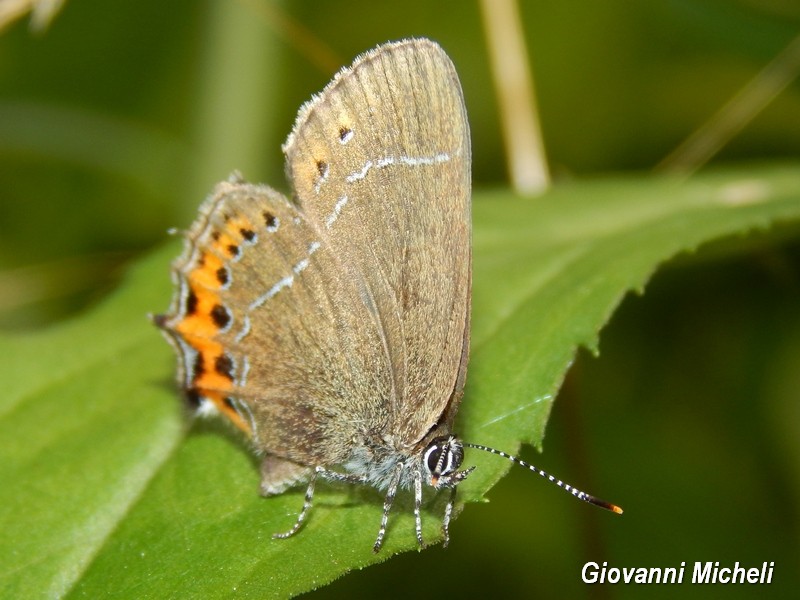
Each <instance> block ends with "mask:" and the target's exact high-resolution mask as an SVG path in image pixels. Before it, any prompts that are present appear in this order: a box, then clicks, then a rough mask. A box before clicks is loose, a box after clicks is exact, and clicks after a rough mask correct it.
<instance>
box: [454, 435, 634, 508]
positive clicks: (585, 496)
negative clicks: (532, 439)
mask: <svg viewBox="0 0 800 600" xmlns="http://www.w3.org/2000/svg"><path fill="white" fill-rule="evenodd" d="M464 447H466V448H475V449H477V450H483V451H484V452H490V453H491V454H497V455H498V456H502V457H503V458H506V459H508V460H510V461H511V462H512V463H514V464H515V465H519V466H520V467H525V468H526V469H529V470H531V471H533V472H534V473H536V474H537V475H541V476H542V477H544V478H545V479H547V480H548V481H549V482H550V483H554V484H556V485H557V486H558V487H560V488H561V489H562V490H565V491H567V492H569V493H570V494H572V495H573V496H575V497H576V498H577V499H578V500H583V501H584V502H588V503H589V504H594V505H595V506H599V507H600V508H604V509H606V510H610V511H611V512H613V513H617V514H618V515H621V514H622V509H621V508H620V507H619V506H617V505H616V504H611V503H610V502H606V501H605V500H601V499H600V498H595V497H594V496H592V495H591V494H587V493H586V492H582V491H580V490H579V489H576V488H574V487H572V486H571V485H570V484H568V483H564V482H563V481H561V480H560V479H557V478H555V477H553V476H552V475H550V474H549V473H545V472H544V471H542V470H541V469H540V468H538V467H535V466H533V465H532V464H530V463H529V462H526V461H524V460H522V459H521V458H517V457H516V456H512V455H510V454H507V453H505V452H503V451H502V450H497V449H495V448H490V447H489V446H483V445H481V444H468V443H464Z"/></svg>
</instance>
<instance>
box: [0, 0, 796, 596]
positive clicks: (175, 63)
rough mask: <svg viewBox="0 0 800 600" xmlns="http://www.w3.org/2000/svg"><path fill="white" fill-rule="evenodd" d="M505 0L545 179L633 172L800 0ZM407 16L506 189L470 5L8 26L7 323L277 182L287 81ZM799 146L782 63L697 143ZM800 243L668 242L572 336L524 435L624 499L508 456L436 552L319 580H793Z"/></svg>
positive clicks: (352, 583)
mask: <svg viewBox="0 0 800 600" xmlns="http://www.w3.org/2000/svg"><path fill="white" fill-rule="evenodd" d="M520 5H521V13H522V19H523V23H524V31H525V35H526V41H527V43H528V49H529V54H530V60H531V63H532V65H533V69H534V72H535V77H536V86H537V92H538V101H539V108H540V119H541V121H542V128H543V133H544V141H545V145H546V149H547V152H548V158H549V162H550V165H551V168H552V170H553V173H554V175H555V177H556V178H557V180H558V179H560V180H564V179H571V178H583V179H585V178H590V177H592V178H593V177H603V176H606V175H608V174H612V173H619V172H621V171H626V172H635V173H636V174H638V175H640V176H642V177H646V176H648V174H649V172H650V171H651V170H652V168H653V167H654V165H656V164H657V163H658V162H659V161H660V160H661V159H662V158H663V157H664V156H666V155H667V154H668V153H669V152H670V151H671V150H673V149H674V148H675V147H676V146H677V144H678V143H680V142H681V141H682V140H683V139H684V138H685V137H686V136H687V135H688V134H689V133H690V132H691V131H692V130H693V129H695V128H696V127H698V126H699V125H701V124H702V123H704V122H705V121H706V120H707V119H708V118H709V117H710V116H711V115H712V114H713V113H714V112H715V111H716V110H718V109H719V108H720V107H721V106H722V105H723V104H725V102H727V101H728V100H730V98H731V97H732V96H733V95H734V94H735V93H736V92H737V91H738V90H739V89H741V88H742V87H743V86H744V85H745V84H746V83H747V82H748V81H749V80H750V79H751V78H753V77H754V76H755V75H756V74H757V73H758V72H759V70H761V69H762V68H763V67H764V66H765V65H766V64H767V63H768V62H769V61H770V60H771V59H772V58H773V57H774V56H775V55H777V54H778V53H779V52H780V51H781V50H782V49H783V48H784V47H785V46H786V45H787V44H788V43H789V42H790V41H791V40H792V39H793V38H794V36H796V35H797V34H798V33H800V4H798V3H797V2H796V1H795V0H770V1H767V2H765V1H757V0H738V1H737V0H694V1H692V0H643V1H640V2H635V3H634V2H624V1H620V0H608V1H605V2H602V3H601V2H592V1H590V0H566V1H562V2H544V1H537V2H521V3H520ZM408 36H428V37H431V38H433V39H436V40H437V41H439V42H440V43H441V44H442V45H443V46H444V48H445V49H446V50H447V52H448V53H449V54H450V56H451V57H452V58H453V61H454V62H455V64H456V67H457V68H458V69H459V73H460V76H461V80H462V85H463V87H464V93H465V97H466V102H467V107H468V111H469V114H470V121H471V127H472V137H473V155H474V157H473V160H474V186H475V188H476V189H481V188H488V187H504V186H507V185H508V184H507V183H506V171H505V156H504V150H503V146H502V141H501V139H500V135H499V131H500V126H499V121H498V118H497V115H496V103H495V99H494V97H493V92H492V87H491V75H490V72H489V67H488V61H487V58H486V42H485V38H484V35H483V29H482V23H481V15H480V11H479V9H478V6H477V4H475V3H473V2H456V1H451V2H430V1H428V2H426V1H419V0H407V1H405V2H403V3H402V4H396V3H370V2H355V1H338V2H325V3H323V2H283V3H272V2H260V1H257V0H241V1H237V2H233V1H223V0H219V1H216V2H212V1H206V2H188V1H179V0H176V1H173V2H170V3H163V2H154V1H151V0H136V1H134V0H116V1H115V2H106V1H101V0H84V1H81V2H78V1H74V0H73V1H71V2H70V1H68V2H66V4H65V6H64V8H63V10H62V12H61V13H60V14H58V16H57V17H56V18H55V20H54V22H53V23H52V24H51V26H50V27H49V28H48V29H46V30H44V31H41V32H37V33H32V32H31V30H30V28H29V27H28V23H27V21H26V20H22V21H18V22H16V23H14V24H12V25H10V26H9V27H8V28H7V29H6V30H4V31H3V32H2V33H0V326H1V327H2V328H4V329H8V330H16V331H25V330H27V329H32V328H37V327H41V326H44V325H46V324H48V323H51V322H54V321H57V320H59V319H62V318H65V317H67V316H69V315H70V314H74V313H75V312H76V311H81V310H87V309H88V308H90V307H91V305H92V303H93V302H95V301H96V300H97V299H99V298H101V297H103V295H104V294H105V293H107V291H108V290H109V289H111V288H112V287H113V285H114V284H115V282H116V281H117V279H118V277H119V276H120V275H121V273H122V271H123V269H124V267H125V265H126V264H128V263H129V261H130V260H132V259H133V258H135V257H136V256H137V255H140V254H142V253H143V252H145V251H147V250H148V249H150V248H152V247H154V246H155V245H158V244H160V243H161V242H163V240H164V239H165V231H166V230H167V229H168V228H169V227H173V226H181V227H182V226H186V225H187V224H188V223H189V222H190V220H191V219H192V217H193V214H194V211H195V210H196V207H197V205H198V204H199V202H200V200H201V199H202V197H203V196H204V195H205V194H206V193H207V192H208V191H209V190H210V189H211V186H212V185H213V184H214V183H215V182H216V181H218V180H220V179H223V178H224V177H225V176H226V175H227V174H228V172H230V171H231V170H233V169H234V168H238V169H240V170H242V171H243V172H244V174H245V175H246V177H247V178H248V179H250V180H254V181H266V182H270V183H271V184H272V185H274V186H276V187H279V188H284V189H285V188H286V187H287V186H286V185H285V184H284V180H283V161H282V155H281V152H280V144H281V143H282V142H283V141H284V139H285V137H286V135H287V134H288V132H289V130H290V128H291V125H292V123H293V121H294V115H295V113H296V110H297V108H298V107H299V106H300V104H301V103H302V102H303V101H305V100H306V99H308V98H309V97H310V95H311V93H313V92H316V91H319V90H320V89H321V88H322V87H323V86H324V84H325V83H326V82H327V81H328V80H329V79H330V77H331V76H332V74H333V73H334V72H335V70H336V69H338V67H339V66H341V65H344V64H348V63H349V62H350V61H351V59H352V58H353V57H354V56H355V55H356V54H358V53H360V52H362V51H364V50H366V49H368V48H371V47H372V46H374V45H376V44H377V43H380V42H383V41H386V40H389V39H398V38H402V37H408ZM799 155H800V85H799V84H798V83H797V82H794V83H792V85H790V86H789V87H788V88H787V89H786V90H785V91H784V92H783V93H782V94H780V95H779V96H778V97H777V98H776V99H775V100H774V102H772V103H771V104H769V106H768V107H767V108H766V109H765V110H764V111H762V112H761V113H760V114H759V115H758V116H757V117H756V118H755V120H753V121H752V122H751V123H749V124H748V125H747V126H746V127H745V128H744V130H743V131H742V132H741V133H740V134H739V135H738V136H736V137H735V138H734V139H733V141H732V142H731V143H730V144H728V145H726V146H725V148H724V149H723V151H722V152H721V154H720V155H718V156H717V157H715V158H714V161H713V162H714V164H728V165H729V164H731V163H732V162H736V163H741V164H742V165H743V167H742V168H743V170H746V165H747V164H749V163H754V162H782V161H786V160H796V158H797V157H798V156H799ZM797 239H798V237H797V231H796V230H790V229H789V228H783V229H781V230H779V231H777V232H773V233H771V234H764V235H761V236H758V237H756V238H755V239H750V240H735V241H734V242H728V243H725V244H717V245H715V246H714V248H713V249H710V250H705V251H703V252H701V253H700V254H699V255H698V256H697V257H689V258H684V259H681V260H679V261H677V262H675V263H673V264H671V265H670V266H669V267H668V268H667V269H666V270H665V271H663V272H661V273H660V274H659V275H658V276H657V277H656V278H655V279H654V281H653V282H652V284H651V285H650V286H649V287H648V288H647V291H646V294H645V295H644V296H643V297H630V298H628V299H627V300H626V301H625V303H624V304H623V306H622V307H621V310H620V311H619V313H618V314H617V315H616V316H615V318H614V320H613V321H612V323H611V324H610V326H609V327H608V328H607V329H606V331H604V333H603V336H602V338H601V345H600V348H601V352H602V355H601V357H600V358H599V359H597V358H592V357H589V356H588V355H581V356H580V357H579V359H578V361H577V363H576V365H575V366H574V367H573V369H572V371H571V373H570V376H569V378H568V381H567V385H566V386H565V389H564V391H563V392H562V394H561V395H560V397H559V399H558V401H557V402H556V404H555V408H554V412H553V418H552V420H551V422H550V427H549V430H548V436H547V438H546V440H545V442H546V443H545V449H546V452H545V454H544V455H537V454H536V453H535V452H533V451H530V452H528V453H527V454H526V455H525V456H527V458H530V459H531V460H532V461H533V462H534V463H535V464H540V465H541V466H542V467H544V468H546V469H547V470H549V471H552V472H554V473H556V474H559V475H561V476H562V477H564V478H565V479H567V480H569V481H572V482H574V483H576V484H577V483H580V484H581V487H584V488H587V489H588V490H590V491H592V492H595V493H597V494H598V495H601V496H603V497H607V498H608V499H610V500H613V501H614V502H617V503H619V504H621V505H622V506H623V507H625V508H626V514H625V516H624V517H623V518H621V519H612V518H609V519H597V518H596V517H595V516H594V515H592V516H587V514H586V511H587V507H585V506H583V505H580V504H579V503H577V502H573V501H572V500H570V499H569V498H567V497H566V496H565V495H564V494H563V492H559V491H558V490H556V489H550V487H549V486H546V485H543V484H542V482H541V481H539V480H538V479H537V478H533V477H530V476H529V474H527V473H525V472H522V471H521V470H519V472H513V473H512V475H510V476H509V477H508V478H506V479H505V480H504V481H503V482H502V483H501V484H500V485H498V486H497V488H496V489H495V490H494V491H493V492H492V494H491V495H490V498H491V500H492V501H491V503H490V504H488V505H486V506H475V505H471V506H469V507H468V508H467V510H466V511H465V513H464V514H463V515H462V516H461V517H460V518H459V519H458V521H457V522H456V523H455V524H454V526H453V532H452V536H453V538H452V543H451V547H450V548H448V549H446V550H442V549H441V548H433V549H431V550H428V551H425V552H423V553H419V554H418V553H411V554H407V555H403V556H399V557H394V558H393V559H391V560H389V561H388V562H387V563H384V564H382V565H378V566H376V567H371V568H369V569H366V570H364V571H362V572H359V573H352V574H350V575H348V576H346V577H344V578H343V579H341V580H339V581H338V582H336V583H334V584H333V585H331V586H329V587H328V588H325V589H323V590H320V591H319V592H318V593H319V594H320V595H323V596H324V595H326V594H327V595H329V596H332V597H338V596H340V595H341V596H346V595H350V596H352V595H356V594H358V595H367V596H368V595H374V594H379V593H380V594H381V595H383V596H389V595H390V594H396V595H397V596H398V597H400V596H405V597H407V596H409V595H413V596H416V597H434V596H437V597H438V596H440V595H441V594H443V593H445V594H447V595H451V594H452V595H457V594H462V595H463V596H466V597H473V596H476V595H484V594H490V593H491V594H492V595H494V596H500V597H515V596H536V597H563V596H569V597H580V596H581V595H582V596H586V597H609V598H611V597H627V596H631V595H634V594H636V595H638V596H640V595H642V594H646V595H648V596H653V597H673V596H674V595H675V594H676V591H678V590H679V593H680V594H681V595H684V594H685V595H691V594H694V595H695V596H697V597H699V596H700V595H701V594H702V595H707V594H708V592H709V588H702V587H692V586H689V585H683V586H681V587H680V588H676V587H662V588H658V587H647V588H645V587H642V586H640V587H637V588H631V587H625V586H622V585H618V586H604V587H600V586H593V587H590V586H585V585H584V584H582V583H581V582H580V568H581V566H582V565H583V563H584V562H586V561H587V560H595V561H597V562H602V561H604V560H607V561H609V563H610V564H612V565H614V566H648V567H649V566H677V565H679V564H680V562H681V561H686V562H687V564H691V563H692V562H693V561H695V560H711V561H720V562H722V563H732V562H734V561H741V562H743V563H745V564H746V565H748V566H759V565H760V564H761V563H762V562H763V561H775V562H776V567H775V583H774V584H773V585H772V586H770V587H743V586H737V587H727V588H725V589H724V590H720V589H719V588H711V589H712V591H714V592H717V593H724V595H725V597H731V598H736V597H754V596H755V595H758V596H759V597H788V596H784V595H782V594H784V593H785V594H789V593H790V591H791V590H793V589H794V590H796V589H798V586H800V535H798V534H800V527H799V526H798V521H799V518H800V514H799V513H798V499H800V441H799V440H800V435H798V434H800V408H798V402H797V400H798V389H800V368H798V366H799V365H800V358H799V357H800V315H799V314H798V310H797V307H798V306H800V303H798V299H800V279H799V278H798V274H800V268H798V267H800V247H799V246H798V244H797V242H796V240H797ZM164 277H165V278H166V277H168V274H167V273H166V272H165V274H164ZM166 303H167V299H166V298H165V304H164V307H166ZM158 308H159V307H154V309H158ZM601 516H605V515H601ZM254 551H257V550H254Z"/></svg>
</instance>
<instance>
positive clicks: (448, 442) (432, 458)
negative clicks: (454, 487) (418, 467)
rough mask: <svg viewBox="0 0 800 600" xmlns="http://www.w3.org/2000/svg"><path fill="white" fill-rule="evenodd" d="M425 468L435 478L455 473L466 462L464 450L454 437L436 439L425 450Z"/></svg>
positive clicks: (459, 441)
mask: <svg viewBox="0 0 800 600" xmlns="http://www.w3.org/2000/svg"><path fill="white" fill-rule="evenodd" d="M423 458H424V460H425V468H426V469H427V470H428V473H430V474H431V476H433V477H436V478H438V477H440V476H442V475H448V474H450V473H452V472H454V471H455V470H456V469H458V467H460V466H461V461H463V460H464V449H463V447H462V445H461V440H459V439H458V438H457V437H456V436H454V435H448V436H442V437H438V438H435V439H434V440H433V441H432V442H431V443H430V444H428V447H427V448H426V449H425V453H424V455H423Z"/></svg>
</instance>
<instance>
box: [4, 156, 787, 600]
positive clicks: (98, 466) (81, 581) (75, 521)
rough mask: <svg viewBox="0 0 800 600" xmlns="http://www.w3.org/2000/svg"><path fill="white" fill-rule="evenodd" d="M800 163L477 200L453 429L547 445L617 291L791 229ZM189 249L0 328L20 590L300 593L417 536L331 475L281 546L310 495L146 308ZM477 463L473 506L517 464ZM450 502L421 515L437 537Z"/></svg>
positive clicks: (504, 442)
mask: <svg viewBox="0 0 800 600" xmlns="http://www.w3.org/2000/svg"><path fill="white" fill-rule="evenodd" d="M798 173H800V171H799V170H798V165H790V166H787V167H785V168H780V167H773V168H758V169H756V168H750V169H747V170H742V169H739V170H737V171H735V172H733V171H731V172H725V173H717V174H712V175H705V176H702V177H698V178H695V179H692V180H688V181H678V180H667V179H661V180H654V179H650V178H648V179H632V178H631V179H627V180H624V179H615V180H606V181H600V182H589V183H572V184H568V185H562V186H560V187H558V188H556V189H555V190H553V191H552V192H550V193H549V194H548V195H546V196H544V197H542V198H539V199H536V200H523V199H520V198H514V197H511V195H510V194H509V193H507V192H503V191H497V192H493V193H490V192H479V193H476V195H475V198H474V252H473V256H474V293H473V334H472V355H471V362H470V369H469V376H468V386H467V394H466V396H465V399H464V402H463V404H462V409H461V413H460V414H459V418H458V421H457V425H458V432H459V433H460V434H461V435H462V436H463V438H464V439H465V440H467V441H472V442H477V443H484V444H490V445H493V446H496V447H499V448H501V449H504V450H507V451H510V452H514V451H516V450H517V448H518V447H519V446H520V444H521V443H532V444H534V445H539V444H540V442H541V439H542V436H543V432H544V427H545V424H546V422H547V418H548V414H549V411H550V407H551V405H552V401H553V398H554V396H555V394H556V392H557V390H558V388H559V385H560V383H561V381H562V379H563V377H564V374H565V372H566V370H567V368H568V366H569V364H570V362H571V361H572V360H573V358H574V356H575V352H576V350H577V348H578V347H579V346H586V347H588V348H590V349H594V348H596V346H597V339H598V333H599V331H600V329H601V328H602V326H603V325H604V324H605V323H606V322H607V321H608V319H609V317H610V316H611V314H612V312H613V310H614V308H615V307H616V306H617V305H618V304H619V302H620V300H621V299H622V297H623V296H624V295H625V294H626V293H627V292H628V291H630V290H635V291H640V290H642V289H643V287H644V285H645V283H646V282H647V280H648V278H649V277H650V276H651V275H652V274H653V272H654V271H655V270H656V268H657V267H658V266H659V265H660V264H661V263H663V262H664V261H666V260H668V259H669V258H671V257H673V256H675V255H676V254H678V253H680V252H684V251H694V250H695V249H696V248H697V247H698V246H699V245H701V244H703V243H706V242H709V241H711V240H715V239H719V238H722V237H725V236H741V235H742V234H744V233H748V232H750V231H753V230H756V229H758V230H763V229H766V228H768V227H769V226H771V225H772V224H775V223H783V222H794V223H796V222H797V221H798V220H800V175H798ZM177 252H178V245H177V244H171V245H170V246H169V247H167V248H164V249H162V250H161V251H159V252H156V253H154V254H153V255H151V256H149V257H147V258H146V259H144V260H142V261H141V262H140V263H139V264H138V265H136V266H135V268H133V269H132V270H131V272H130V274H129V276H128V277H127V280H126V282H125V284H124V285H123V286H122V287H120V288H119V289H118V290H117V291H116V292H115V293H114V294H112V295H111V297H109V298H108V299H107V300H106V301H105V302H104V303H103V304H102V305H100V306H97V307H96V308H95V309H94V310H92V311H90V312H88V313H87V314H85V315H83V316H82V317H80V318H77V319H75V320H73V321H70V322H67V323H64V324H62V325H60V326H57V327H53V328H51V329H49V330H47V331H44V332H41V333H37V334H33V335H27V336H16V337H11V336H5V337H2V338H0V353H1V354H0V355H2V356H3V357H4V359H3V362H2V366H1V367H0V369H2V371H1V374H0V376H2V381H3V382H4V384H5V393H4V394H3V395H2V397H0V440H2V442H0V481H1V482H2V486H0V506H2V507H3V509H2V512H0V529H1V530H2V531H3V536H2V541H0V589H3V591H4V593H5V595H7V596H8V597H25V598H36V597H54V596H70V595H72V596H83V597H100V596H109V595H115V596H123V597H178V596H180V597H204V598H212V597H225V596H230V595H232V594H234V593H236V594H237V595H239V596H240V597H258V598H263V597H270V596H287V595H292V594H297V593H300V592H303V591H306V590H310V589H313V588H315V587H318V586H321V585H324V584H325V583H327V582H329V581H331V580H332V579H334V578H336V577H338V576H340V575H342V574H343V573H345V572H347V571H349V570H352V569H357V568H360V567H363V566H366V565H369V564H372V563H375V562H378V561H382V560H386V559H387V558H389V557H391V556H392V555H393V554H395V553H397V552H401V551H405V550H409V549H413V548H415V546H416V542H415V538H414V533H413V515H412V514H411V511H410V503H409V499H408V498H407V497H403V498H400V499H399V500H398V501H399V506H398V507H397V509H396V510H395V512H394V513H393V514H392V518H391V522H390V529H389V533H388V538H387V542H386V545H385V547H384V549H383V550H382V551H381V553H380V554H379V555H377V556H376V555H374V554H373V553H372V550H371V548H372V542H373V541H374V537H375V534H376V533H377V528H378V524H379V521H380V514H381V504H382V498H381V496H380V494H378V493H377V492H375V491H373V490H369V489H355V490H354V489H351V488H348V487H338V486H320V489H319V491H318V494H317V497H316V505H315V508H314V510H313V512H312V513H311V515H310V518H309V520H308V521H307V523H306V525H305V526H304V528H303V530H302V531H301V532H300V533H299V534H298V535H296V536H294V537H293V538H291V539H288V540H273V539H271V534H272V533H273V532H276V531H284V530H286V529H288V528H289V527H290V526H291V525H292V523H293V522H294V519H295V516H296V513H297V511H298V510H299V509H300V507H301V505H302V501H303V490H302V489H298V490H296V491H293V492H291V493H287V494H284V495H282V496H279V497H276V498H270V499H263V498H260V497H259V495H258V493H257V488H258V480H259V476H258V467H257V461H256V459H255V458H254V457H252V455H251V454H250V452H249V451H248V450H247V448H246V446H245V445H244V444H243V443H242V442H241V441H240V440H239V439H238V438H237V437H236V436H235V435H234V434H233V433H232V432H230V431H229V429H227V428H226V427H224V426H223V425H222V424H219V423H216V422H213V421H211V422H199V423H197V424H195V425H194V426H192V427H187V426H186V425H187V424H188V423H189V422H188V420H187V418H186V417H184V416H183V415H182V414H181V409H180V401H179V399H178V397H177V394H175V392H174V390H173V385H172V383H171V382H172V378H173V375H172V370H173V364H174V358H173V357H172V356H171V350H170V349H169V348H168V346H167V345H166V344H165V343H164V342H163V340H162V339H161V338H160V335H159V334H158V332H157V331H156V330H155V328H153V327H152V326H151V325H150V324H149V323H148V322H147V320H146V318H145V316H146V313H148V312H151V311H153V312H158V311H160V310H164V309H165V308H166V307H167V304H168V301H169V295H170V290H169V282H168V264H169V262H170V260H171V258H172V257H173V256H174V255H176V254H177ZM466 461H467V464H468V465H470V464H476V465H478V468H477V469H476V471H475V472H474V473H473V474H472V475H471V476H470V478H469V479H468V480H467V481H466V482H465V483H464V484H463V485H462V486H461V487H460V494H461V495H460V498H461V499H462V500H467V501H477V500H480V499H481V498H482V497H483V495H484V494H485V493H486V491H487V490H489V489H490V488H491V486H492V485H493V484H494V483H495V482H497V481H498V480H499V479H500V478H501V477H502V475H503V474H504V473H505V472H506V471H507V470H508V468H509V466H510V465H509V463H507V462H506V461H502V460H500V459H498V458H497V457H494V456H491V455H483V454H482V453H478V452H469V453H468V455H467V459H466ZM441 500H442V499H441V498H438V499H437V501H436V502H432V503H430V504H429V505H428V506H426V509H425V513H424V515H423V518H424V521H425V536H426V539H428V540H430V541H434V540H436V539H437V536H438V535H439V532H438V529H439V525H440V516H441V509H442V502H441ZM612 500H613V498H612ZM567 501H569V500H567ZM468 510H469V509H468ZM458 525H459V524H458V522H457V521H456V522H455V523H454V524H453V526H452V532H453V534H454V536H456V535H457V532H458ZM501 526H506V525H505V524H503V525H501ZM508 526H511V525H508Z"/></svg>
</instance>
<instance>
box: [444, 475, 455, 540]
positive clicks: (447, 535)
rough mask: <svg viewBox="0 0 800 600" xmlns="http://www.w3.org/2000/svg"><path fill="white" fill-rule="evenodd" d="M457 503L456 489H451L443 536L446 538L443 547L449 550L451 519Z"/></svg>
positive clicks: (445, 510) (445, 512) (445, 511)
mask: <svg viewBox="0 0 800 600" xmlns="http://www.w3.org/2000/svg"><path fill="white" fill-rule="evenodd" d="M455 503H456V487H455V486H453V487H451V488H450V498H449V500H448V501H447V506H446V507H445V509H444V519H442V536H443V537H444V544H443V546H444V547H445V548H447V544H449V543H450V518H451V517H452V516H453V505H454V504H455Z"/></svg>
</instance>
